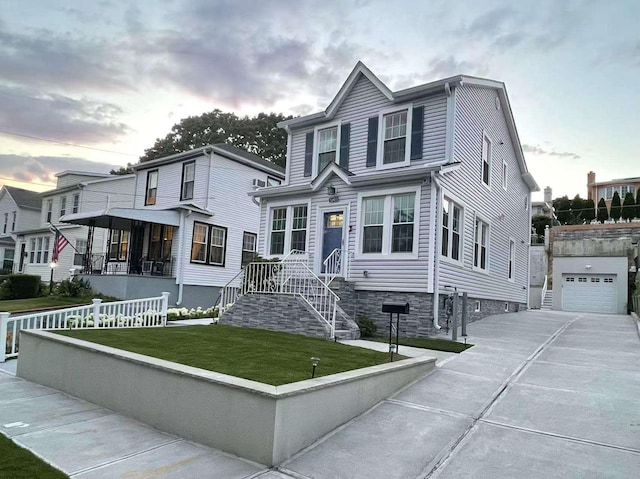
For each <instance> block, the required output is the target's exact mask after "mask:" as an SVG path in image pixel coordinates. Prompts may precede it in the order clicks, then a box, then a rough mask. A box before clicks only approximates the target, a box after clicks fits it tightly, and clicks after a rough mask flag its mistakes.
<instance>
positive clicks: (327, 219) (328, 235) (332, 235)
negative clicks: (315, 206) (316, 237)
mask: <svg viewBox="0 0 640 479" xmlns="http://www.w3.org/2000/svg"><path fill="white" fill-rule="evenodd" d="M322 224H323V234H322V261H323V262H324V260H325V259H327V257H328V256H329V255H330V254H331V252H332V251H333V250H334V249H341V248H342V228H343V226H344V212H343V211H332V212H329V213H325V214H324V218H323V222H322ZM322 272H323V273H324V264H323V266H322Z"/></svg>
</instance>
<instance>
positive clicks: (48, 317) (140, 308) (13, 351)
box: [0, 293, 169, 362]
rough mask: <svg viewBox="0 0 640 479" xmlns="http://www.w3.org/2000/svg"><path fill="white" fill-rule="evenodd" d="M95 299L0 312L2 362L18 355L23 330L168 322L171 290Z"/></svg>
mask: <svg viewBox="0 0 640 479" xmlns="http://www.w3.org/2000/svg"><path fill="white" fill-rule="evenodd" d="M92 302H93V304H90V305H87V306H76V307H73V308H66V309H57V310H54V311H42V312H39V313H33V314H25V315H21V316H11V315H10V314H9V313H0V338H4V340H5V347H4V348H2V347H1V346H0V362H5V361H6V360H7V359H10V358H15V357H17V356H18V350H19V333H20V331H21V330H27V329H46V330H60V329H97V328H102V329H107V328H150V327H158V326H166V324H167V308H168V305H169V293H162V296H158V297H156V298H143V299H133V300H127V301H115V302H111V303H103V302H102V300H101V299H94V300H92ZM0 340H1V339H0Z"/></svg>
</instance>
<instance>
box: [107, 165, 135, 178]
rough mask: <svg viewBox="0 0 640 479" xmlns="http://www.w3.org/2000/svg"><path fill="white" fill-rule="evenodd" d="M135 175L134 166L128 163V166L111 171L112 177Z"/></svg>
mask: <svg viewBox="0 0 640 479" xmlns="http://www.w3.org/2000/svg"><path fill="white" fill-rule="evenodd" d="M131 173H133V165H131V163H127V166H121V167H120V168H118V169H117V170H115V169H114V170H111V171H110V172H109V174H110V175H130V174H131Z"/></svg>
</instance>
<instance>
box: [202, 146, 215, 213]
mask: <svg viewBox="0 0 640 479" xmlns="http://www.w3.org/2000/svg"><path fill="white" fill-rule="evenodd" d="M204 154H205V155H208V160H209V161H208V166H207V189H206V190H205V191H206V192H207V197H206V198H205V200H204V207H205V209H206V210H208V209H209V192H210V191H211V189H210V186H211V165H212V164H213V148H205V150H204Z"/></svg>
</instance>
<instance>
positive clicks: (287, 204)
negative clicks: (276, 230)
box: [264, 199, 311, 258]
mask: <svg viewBox="0 0 640 479" xmlns="http://www.w3.org/2000/svg"><path fill="white" fill-rule="evenodd" d="M296 206H306V207H307V230H306V231H307V234H306V237H305V247H304V250H305V252H306V253H307V254H309V236H310V234H309V232H310V225H311V199H309V200H307V201H276V202H273V203H269V204H267V225H266V226H267V227H266V228H265V229H266V232H267V235H266V238H265V241H264V257H265V258H278V257H281V256H284V255H286V254H287V253H289V251H291V226H292V224H293V208H294V207H296ZM276 208H287V216H286V222H285V230H284V251H283V253H281V254H271V232H272V231H271V228H272V227H273V210H274V209H276Z"/></svg>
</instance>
